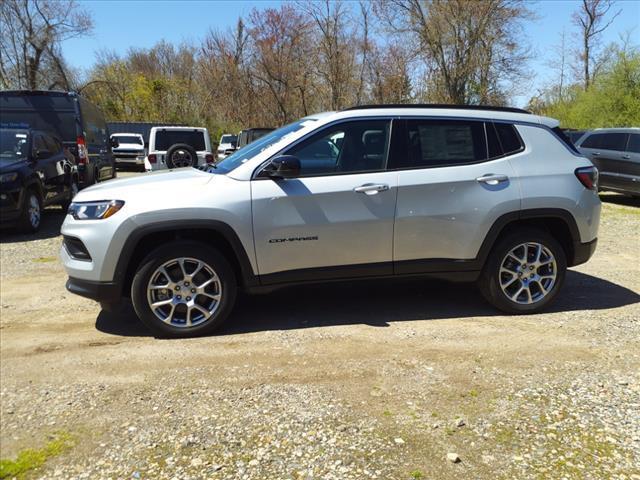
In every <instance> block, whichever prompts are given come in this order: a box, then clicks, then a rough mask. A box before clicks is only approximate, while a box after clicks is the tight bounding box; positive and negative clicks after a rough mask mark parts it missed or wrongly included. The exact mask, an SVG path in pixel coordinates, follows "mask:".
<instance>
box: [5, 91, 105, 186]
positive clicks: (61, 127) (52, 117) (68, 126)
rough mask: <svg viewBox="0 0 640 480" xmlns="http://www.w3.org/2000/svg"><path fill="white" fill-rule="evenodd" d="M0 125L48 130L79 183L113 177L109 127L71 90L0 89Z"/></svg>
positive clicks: (91, 183)
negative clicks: (67, 157)
mask: <svg viewBox="0 0 640 480" xmlns="http://www.w3.org/2000/svg"><path fill="white" fill-rule="evenodd" d="M0 112H2V113H1V114H0V126H5V127H14V128H24V129H29V128H32V129H37V130H40V131H43V132H51V133H53V134H55V135H57V136H58V138H60V139H61V140H62V143H63V145H64V147H65V148H67V149H68V150H69V151H70V152H71V154H72V155H73V157H74V158H75V163H76V164H77V166H78V172H79V175H80V187H81V188H82V187H85V186H87V185H93V184H94V183H96V182H99V181H102V180H108V179H110V178H115V176H116V168H115V163H114V160H113V155H112V153H111V144H110V141H109V129H108V128H107V124H106V123H105V121H104V116H103V115H102V113H101V112H100V110H98V108H97V107H96V106H94V105H93V104H91V103H90V102H88V101H87V100H85V99H84V98H83V97H81V96H80V95H78V94H76V93H73V92H57V91H48V90H46V91H44V90H42V91H41V90H16V91H2V92H0Z"/></svg>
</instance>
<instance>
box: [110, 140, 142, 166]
mask: <svg viewBox="0 0 640 480" xmlns="http://www.w3.org/2000/svg"><path fill="white" fill-rule="evenodd" d="M111 143H112V145H117V146H114V147H113V148H112V151H113V158H114V160H115V162H116V168H117V167H121V168H122V167H127V168H131V167H134V168H137V169H139V170H140V169H141V170H145V165H144V159H145V157H146V151H147V150H146V148H145V146H144V138H142V135H140V134H139V133H114V134H112V135H111Z"/></svg>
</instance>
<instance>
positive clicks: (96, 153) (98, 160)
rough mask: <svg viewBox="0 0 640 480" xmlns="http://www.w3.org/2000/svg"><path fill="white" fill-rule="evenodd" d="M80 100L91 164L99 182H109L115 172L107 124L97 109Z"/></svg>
mask: <svg viewBox="0 0 640 480" xmlns="http://www.w3.org/2000/svg"><path fill="white" fill-rule="evenodd" d="M79 100H80V108H81V110H82V124H83V130H84V133H85V141H86V143H87V151H88V155H89V163H90V164H91V165H92V167H93V169H94V171H95V174H96V179H97V180H107V179H109V178H112V177H113V176H114V172H115V165H114V161H113V155H112V153H111V145H110V143H109V130H108V129H107V124H106V122H105V121H104V117H103V116H102V113H101V112H100V111H99V110H98V109H97V108H96V107H94V106H93V105H92V104H91V103H89V102H87V101H86V100H85V99H83V98H80V99H79ZM89 176H90V175H89Z"/></svg>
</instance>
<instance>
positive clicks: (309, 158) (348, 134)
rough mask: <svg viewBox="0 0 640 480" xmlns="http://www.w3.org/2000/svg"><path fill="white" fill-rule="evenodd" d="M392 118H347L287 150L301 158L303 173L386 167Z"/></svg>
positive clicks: (326, 173)
mask: <svg viewBox="0 0 640 480" xmlns="http://www.w3.org/2000/svg"><path fill="white" fill-rule="evenodd" d="M390 123H391V122H390V121H389V120H362V121H352V122H345V123H341V124H339V125H335V126H332V127H329V128H326V129H324V130H322V131H321V132H319V133H316V134H315V135H313V136H311V137H310V138H308V139H307V140H305V141H303V142H302V143H300V144H298V145H295V146H294V147H292V148H290V149H289V150H287V151H286V152H285V153H286V155H293V156H295V157H297V158H298V159H299V160H300V175H301V176H306V177H309V176H320V175H332V174H340V173H352V172H372V171H378V170H384V169H385V167H386V163H387V154H388V148H389V133H390Z"/></svg>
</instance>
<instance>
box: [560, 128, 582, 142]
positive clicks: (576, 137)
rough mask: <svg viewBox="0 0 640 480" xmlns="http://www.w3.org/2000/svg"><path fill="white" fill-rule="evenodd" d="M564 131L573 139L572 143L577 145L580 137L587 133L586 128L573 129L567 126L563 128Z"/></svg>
mask: <svg viewBox="0 0 640 480" xmlns="http://www.w3.org/2000/svg"><path fill="white" fill-rule="evenodd" d="M563 133H564V134H565V135H566V136H567V138H568V139H569V140H570V141H571V143H573V144H574V145H575V144H576V142H577V141H578V140H579V139H580V137H582V136H583V135H584V134H585V133H586V130H573V129H570V128H567V129H564V130H563Z"/></svg>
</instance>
